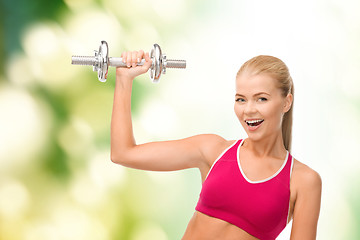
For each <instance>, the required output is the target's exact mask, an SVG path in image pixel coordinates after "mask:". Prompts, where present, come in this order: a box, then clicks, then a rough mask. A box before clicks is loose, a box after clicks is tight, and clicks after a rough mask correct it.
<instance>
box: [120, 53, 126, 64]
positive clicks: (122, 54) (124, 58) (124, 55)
mask: <svg viewBox="0 0 360 240" xmlns="http://www.w3.org/2000/svg"><path fill="white" fill-rule="evenodd" d="M121 60H122V62H123V63H126V52H122V53H121Z"/></svg>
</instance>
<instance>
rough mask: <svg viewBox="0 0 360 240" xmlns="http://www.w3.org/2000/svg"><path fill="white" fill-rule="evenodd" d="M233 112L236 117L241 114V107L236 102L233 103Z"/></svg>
mask: <svg viewBox="0 0 360 240" xmlns="http://www.w3.org/2000/svg"><path fill="white" fill-rule="evenodd" d="M234 112H235V115H236V116H237V117H238V118H240V116H241V115H242V110H241V107H240V106H239V105H238V104H236V103H235V104H234Z"/></svg>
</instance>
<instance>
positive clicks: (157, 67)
mask: <svg viewBox="0 0 360 240" xmlns="http://www.w3.org/2000/svg"><path fill="white" fill-rule="evenodd" d="M150 58H151V60H152V65H151V67H150V78H151V80H152V82H153V83H157V82H159V80H160V75H161V74H162V73H163V74H165V73H166V68H186V61H185V60H173V59H166V55H165V54H162V52H161V48H160V46H159V45H158V44H154V45H153V47H152V49H151V50H150ZM71 60H72V61H71V64H74V65H88V66H93V71H94V72H98V78H99V81H100V82H106V79H107V74H108V68H109V66H110V67H127V66H126V63H123V61H122V58H119V57H109V47H108V44H107V42H106V41H101V44H100V47H99V51H95V56H72V58H71ZM144 62H145V60H144V59H142V60H141V62H140V63H138V64H137V65H139V66H141V65H143V64H144Z"/></svg>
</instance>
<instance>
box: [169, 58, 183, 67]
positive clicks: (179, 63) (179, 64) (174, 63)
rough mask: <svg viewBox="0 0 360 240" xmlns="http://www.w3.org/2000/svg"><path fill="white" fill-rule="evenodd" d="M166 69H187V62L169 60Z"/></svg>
mask: <svg viewBox="0 0 360 240" xmlns="http://www.w3.org/2000/svg"><path fill="white" fill-rule="evenodd" d="M166 68H186V61H185V60H175V59H167V60H166Z"/></svg>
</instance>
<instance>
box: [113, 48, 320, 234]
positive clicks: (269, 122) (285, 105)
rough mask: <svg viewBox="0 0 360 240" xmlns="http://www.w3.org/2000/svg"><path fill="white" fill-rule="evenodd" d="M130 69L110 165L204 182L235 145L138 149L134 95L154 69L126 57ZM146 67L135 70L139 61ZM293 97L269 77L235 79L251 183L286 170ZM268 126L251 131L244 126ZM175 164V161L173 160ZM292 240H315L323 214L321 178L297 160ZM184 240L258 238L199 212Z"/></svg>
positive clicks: (119, 100)
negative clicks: (287, 119) (193, 176)
mask: <svg viewBox="0 0 360 240" xmlns="http://www.w3.org/2000/svg"><path fill="white" fill-rule="evenodd" d="M122 57H123V59H124V61H125V62H126V63H127V65H128V68H117V70H116V84H115V92H114V105H113V113H112V120H111V160H112V161H113V162H114V163H117V164H121V165H123V166H126V167H130V168H136V169H142V170H152V171H175V170H181V169H188V168H198V169H199V171H200V174H201V178H202V181H204V180H205V178H206V175H207V173H208V172H209V170H210V168H211V166H212V164H213V163H214V161H215V160H216V158H217V157H218V156H219V155H220V154H221V153H222V152H223V151H224V150H225V149H226V148H227V147H229V146H230V145H231V144H232V143H234V140H230V141H229V140H225V139H224V138H222V137H220V136H218V135H215V134H201V135H196V136H192V137H189V138H185V139H180V140H174V141H162V142H149V143H145V144H136V142H135V137H134V134H133V128H132V120H131V91H132V83H133V80H134V78H135V77H136V76H138V75H141V74H143V73H145V72H147V70H148V69H149V67H150V66H151V60H150V58H149V54H148V53H146V54H145V53H144V52H143V51H134V52H124V53H123V54H122ZM143 58H144V59H145V60H146V62H145V64H144V65H143V66H136V62H139V61H140V60H141V59H143ZM292 100H293V99H292V95H291V94H288V95H287V96H285V97H284V96H283V95H282V94H281V92H280V90H279V89H278V88H277V87H276V85H275V80H274V79H272V77H271V76H269V75H266V74H260V75H255V76H252V75H249V74H246V73H244V74H241V75H240V76H238V77H237V79H236V95H235V104H234V110H235V113H236V116H237V117H238V119H239V121H240V123H241V125H242V126H243V127H244V129H245V131H246V132H247V134H248V138H246V139H245V142H244V144H243V146H242V147H241V154H240V155H241V165H242V168H243V170H244V173H245V175H246V176H247V178H249V179H250V180H253V181H257V180H262V179H265V178H267V177H269V176H272V175H273V174H274V173H275V172H276V171H277V170H278V169H279V168H280V166H281V165H282V163H283V161H284V159H285V156H286V149H285V147H284V145H283V136H282V132H281V122H282V117H283V115H284V113H286V112H287V111H288V110H289V109H290V107H291V104H292ZM255 119H262V120H264V121H263V122H262V123H261V125H260V127H259V128H258V129H256V130H252V129H251V128H249V127H248V125H247V123H246V122H245V120H255ZM169 159H171V161H170V160H169ZM290 191H291V195H290V213H289V219H288V222H289V221H290V220H291V219H292V220H293V224H292V229H291V237H290V239H291V240H297V239H301V240H304V239H305V240H307V239H309V240H310V239H316V230H317V222H318V217H319V212H320V200H321V178H320V176H319V174H318V173H316V172H315V171H314V170H312V169H311V168H310V167H308V166H306V165H305V164H302V163H301V162H299V161H298V160H296V159H295V160H294V166H293V172H292V176H291V181H290ZM182 239H183V240H192V239H194V240H215V239H222V240H233V239H234V240H235V239H243V240H253V239H257V238H255V237H254V236H252V235H250V234H248V233H247V232H245V231H243V230H242V229H240V228H239V227H237V226H235V225H232V224H230V223H227V222H225V221H223V220H220V219H217V218H213V217H209V216H207V215H205V214H203V213H200V212H197V211H196V212H195V213H194V215H193V217H192V218H191V220H190V222H189V224H188V226H187V229H186V231H185V234H184V236H183V238H182Z"/></svg>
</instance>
